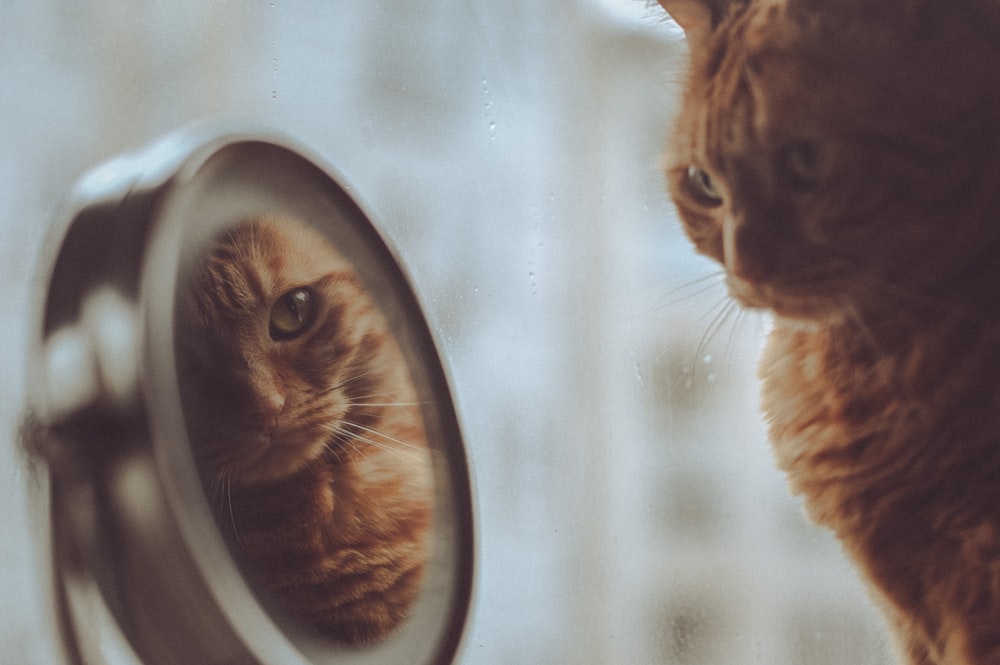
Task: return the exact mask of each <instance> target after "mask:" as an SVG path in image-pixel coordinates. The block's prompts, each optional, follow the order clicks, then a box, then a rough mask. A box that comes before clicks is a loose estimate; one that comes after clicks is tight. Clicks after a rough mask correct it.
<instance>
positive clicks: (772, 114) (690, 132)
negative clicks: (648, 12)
mask: <svg viewBox="0 0 1000 665" xmlns="http://www.w3.org/2000/svg"><path fill="white" fill-rule="evenodd" d="M660 4H661V5H663V7H664V8H665V9H666V10H667V11H668V12H669V13H670V14H671V15H672V16H673V17H674V19H675V20H676V21H677V23H678V24H679V25H680V26H681V27H682V28H684V30H685V35H686V37H687V41H688V44H689V46H690V49H691V62H690V69H689V72H688V78H687V84H686V88H685V93H684V100H683V103H682V108H681V111H680V113H679V115H678V118H677V121H676V125H675V127H674V131H673V135H672V138H671V142H670V147H669V150H668V155H667V160H666V172H667V177H668V182H669V188H670V191H671V194H672V197H673V199H674V201H675V203H676V205H677V207H678V210H679V213H680V216H681V218H682V221H683V225H684V228H685V230H686V232H687V234H688V236H689V237H690V238H691V240H692V241H693V242H694V244H695V246H696V247H697V249H698V250H699V251H700V252H701V253H703V254H705V255H707V256H709V257H711V258H713V259H715V260H716V261H718V262H719V263H720V264H722V265H723V266H724V267H725V271H726V280H727V285H728V287H729V290H730V292H731V294H732V295H733V296H734V297H736V298H737V299H738V300H739V301H741V302H742V303H743V304H744V305H746V306H749V307H755V308H767V309H772V310H774V311H775V312H777V313H778V314H779V315H783V316H786V317H790V318H796V319H801V320H830V319H834V318H837V317H841V316H842V315H843V313H844V308H845V307H847V308H853V309H855V310H871V309H877V308H878V307H885V306H891V305H898V304H900V303H901V301H905V300H907V299H919V298H923V297H929V296H927V294H932V293H935V292H940V293H945V292H947V291H948V289H949V288H952V286H951V285H952V284H957V283H958V282H960V281H961V280H962V279H963V274H964V273H965V271H967V270H968V269H969V267H970V266H971V265H973V264H975V263H976V262H977V261H978V262H982V263H985V262H986V261H987V260H992V261H993V262H994V263H995V262H996V255H995V254H993V255H991V256H990V257H988V258H987V256H986V252H995V250H996V248H997V246H998V244H1000V243H998V241H997V238H998V229H995V228H994V226H995V225H994V224H992V220H993V219H994V218H995V217H996V212H995V211H996V210H998V209H1000V208H998V197H997V196H996V192H997V190H1000V166H998V164H1000V159H998V156H1000V140H998V136H1000V113H998V109H1000V65H998V63H1000V50H998V48H997V45H998V44H1000V41H998V40H997V37H996V35H997V34H1000V33H998V32H997V30H998V28H1000V19H998V14H1000V9H998V8H1000V5H997V4H996V3H995V2H992V1H991V0H955V1H954V2H949V3H947V4H945V3H941V2H939V1H935V2H930V1H929V0H879V1H878V2H875V1H871V0H660ZM987 213H989V214H987ZM956 288H957V287H956Z"/></svg>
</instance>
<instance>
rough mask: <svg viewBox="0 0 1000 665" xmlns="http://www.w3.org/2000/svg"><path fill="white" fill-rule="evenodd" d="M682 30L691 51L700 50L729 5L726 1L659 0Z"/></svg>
mask: <svg viewBox="0 0 1000 665" xmlns="http://www.w3.org/2000/svg"><path fill="white" fill-rule="evenodd" d="M659 3H660V6H661V7H663V8H664V9H665V10H667V13H668V14H669V15H670V18H672V19H674V21H675V22H676V23H677V25H679V26H680V27H681V28H682V29H683V30H684V36H685V37H686V38H687V41H688V44H689V45H690V47H691V50H692V51H693V50H696V49H698V48H701V45H702V44H703V43H704V42H705V40H706V39H707V38H708V36H709V35H710V34H712V30H713V29H714V28H715V26H716V24H717V23H718V21H719V19H720V18H721V17H722V14H723V13H724V11H725V8H726V6H727V5H728V4H729V3H728V1H727V0H659Z"/></svg>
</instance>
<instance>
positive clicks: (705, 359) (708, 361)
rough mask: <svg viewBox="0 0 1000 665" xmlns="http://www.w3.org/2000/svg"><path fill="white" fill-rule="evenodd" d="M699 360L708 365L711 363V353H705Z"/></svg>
mask: <svg viewBox="0 0 1000 665" xmlns="http://www.w3.org/2000/svg"><path fill="white" fill-rule="evenodd" d="M701 360H702V362H704V363H705V364H706V365H710V364H711V363H712V354H711V353H706V354H705V357H704V358H702V359H701Z"/></svg>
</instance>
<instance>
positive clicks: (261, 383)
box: [247, 364, 285, 425]
mask: <svg viewBox="0 0 1000 665" xmlns="http://www.w3.org/2000/svg"><path fill="white" fill-rule="evenodd" d="M249 369H250V372H249V376H248V377H247V379H248V386H247V388H248V397H249V403H248V404H247V407H248V410H249V413H248V414H247V415H249V416H250V417H251V418H252V419H254V420H255V421H257V422H259V423H260V424H262V425H266V424H272V423H273V422H274V420H275V419H276V418H277V417H278V416H279V415H280V414H281V412H282V411H283V410H284V408H285V391H284V387H283V386H282V384H281V381H280V379H279V377H278V376H277V375H276V374H275V372H274V371H273V370H271V369H270V368H267V367H262V366H261V365H260V364H251V365H250V368H249Z"/></svg>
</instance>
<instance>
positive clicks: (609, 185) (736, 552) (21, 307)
mask: <svg viewBox="0 0 1000 665" xmlns="http://www.w3.org/2000/svg"><path fill="white" fill-rule="evenodd" d="M653 4H654V5H655V3H653ZM646 5H647V3H644V2H641V1H640V0H629V1H625V0H621V1H615V0H575V1H568V0H517V1H512V2H506V3H496V2H473V1H469V0H372V1H368V2H363V3H361V2H328V1H325V0H323V1H321V0H302V1H299V2H289V1H287V0H274V1H273V2H259V3H238V2H214V3H205V2H202V1H200V0H175V1H174V2H170V3H138V4H137V3H134V2H126V1H125V0H97V1H93V2H87V3H75V2H64V1H60V0H35V1H33V2H26V3H11V4H10V6H7V7H5V10H4V19H3V21H2V22H0V82H2V84H3V90H4V94H3V96H2V101H0V109H2V117H3V122H2V123H0V149H2V151H3V154H5V155H7V158H6V159H4V160H0V206H2V210H3V215H2V217H0V284H2V288H0V302H2V305H3V309H4V311H5V312H6V316H3V317H0V335H2V339H3V344H2V348H3V351H2V353H3V364H4V366H5V370H4V375H5V376H7V377H8V380H7V381H5V382H3V383H2V384H0V390H3V391H4V394H3V396H2V399H0V420H2V422H3V423H4V424H5V425H6V427H7V428H8V429H7V431H8V436H7V437H6V439H7V444H5V446H6V447H5V448H3V456H2V459H0V483H3V486H4V487H7V488H8V491H7V496H8V500H7V501H5V502H4V504H3V506H2V507H0V530H2V531H3V532H4V533H5V534H6V537H4V538H3V539H0V587H2V588H3V589H4V590H5V591H4V593H3V594H2V596H0V643H2V644H3V645H4V654H3V656H2V657H0V661H2V662H9V663H12V664H13V663H18V664H25V663H27V664H29V665H30V664H33V663H38V664H41V663H44V662H49V656H48V652H47V649H48V648H49V647H47V646H46V642H47V641H48V640H49V639H50V638H48V637H46V636H44V635H40V633H39V631H38V625H40V624H41V622H42V618H41V616H42V615H41V609H40V608H41V603H40V601H39V598H40V597H41V594H42V593H44V589H42V588H41V587H40V586H39V582H38V580H39V575H38V573H37V566H38V565H39V562H41V561H43V560H44V557H43V555H42V554H41V553H39V552H36V551H33V550H32V549H31V546H30V534H31V531H32V529H33V528H35V527H34V526H33V518H32V516H31V515H30V513H29V509H28V506H27V504H26V501H25V498H24V497H25V495H26V494H27V491H28V488H27V484H28V481H27V480H26V479H25V478H26V476H25V472H24V466H23V463H22V461H21V460H20V458H19V457H18V456H17V454H16V451H15V446H14V440H15V436H14V432H15V429H16V423H17V408H18V405H19V403H20V402H21V400H22V399H23V395H22V383H23V382H22V381H21V380H20V378H19V377H22V376H24V374H25V372H26V371H27V369H28V368H27V367H25V360H24V355H25V354H24V349H25V347H26V344H27V340H28V336H29V334H30V333H31V331H29V330H27V329H26V326H25V324H24V322H25V321H27V320H28V312H29V311H30V308H32V307H34V306H35V305H36V303H35V302H33V298H36V297H37V292H36V290H35V289H34V287H33V286H32V285H31V284H30V283H29V282H28V280H26V278H25V275H26V274H29V273H31V271H32V270H33V269H34V263H33V262H34V259H35V257H36V256H37V254H38V249H39V246H40V243H41V238H42V235H43V231H44V229H45V227H46V225H47V224H48V223H50V221H51V220H52V219H53V218H54V217H55V215H56V213H57V211H58V202H59V200H60V199H61V198H62V196H63V195H64V193H65V192H67V191H68V189H69V186H70V184H71V183H72V181H73V180H74V179H75V178H76V177H77V176H79V175H80V174H81V173H83V172H84V171H85V170H86V169H87V168H89V167H90V166H91V165H93V164H94V163H95V162H97V161H99V160H101V159H103V158H106V157H109V156H111V155H114V154H116V153H118V152H120V151H122V150H125V149H128V148H131V147H134V146H137V145H140V144H144V143H146V142H147V141H149V140H151V139H152V138H154V137H155V136H157V135H159V134H162V133H164V132H167V131H169V130H172V129H174V128H175V127H177V126H179V125H182V124H184V123H186V122H189V121H192V120H196V119H199V118H203V117H206V116H209V115H214V114H226V115H232V116H237V117H242V118H250V119H253V120H258V121H262V122H264V123H266V124H268V125H270V126H273V127H276V128H278V129H281V130H283V131H287V132H288V133H290V134H291V135H293V136H294V137H296V138H297V139H298V140H299V141H301V142H303V143H306V144H308V145H311V146H313V148H314V149H315V150H316V151H317V152H318V153H320V154H322V155H324V156H325V157H326V158H327V159H328V160H329V161H331V162H332V163H333V164H335V165H336V166H337V167H338V168H339V169H340V170H341V171H342V172H343V173H345V174H346V175H347V177H348V179H349V180H350V181H351V182H352V183H353V186H354V188H355V193H356V194H357V195H358V196H359V197H360V198H361V199H362V200H365V201H367V202H368V203H369V204H370V207H371V209H372V210H373V211H374V213H375V216H376V218H377V219H378V220H379V221H380V223H382V224H383V225H384V227H385V229H386V230H387V232H388V234H389V236H390V237H391V238H392V240H393V241H394V243H395V244H396V245H397V247H398V248H399V249H400V252H401V254H402V257H403V259H404V261H405V263H406V265H407V267H408V269H409V270H410V271H411V273H412V275H413V277H414V280H415V282H416V285H417V288H418V290H419V291H420V293H421V296H422V298H423V299H424V301H425V304H426V307H427V312H428V315H429V317H430V319H431V323H432V326H433V327H434V329H435V330H436V331H437V332H438V334H439V335H440V338H441V341H442V345H443V350H444V353H445V356H446V359H447V362H448V363H449V364H450V369H451V373H452V376H453V379H454V382H455V388H456V398H457V403H458V407H459V409H460V414H461V416H462V418H463V420H464V425H465V429H466V435H467V442H468V445H469V447H470V453H471V455H472V460H473V463H474V471H475V474H476V492H477V499H478V505H477V509H478V511H479V513H478V514H479V531H478V535H479V543H480V552H479V555H480V558H479V576H478V588H477V595H476V598H475V611H474V614H473V617H472V622H471V625H470V629H469V634H468V640H467V646H466V650H465V656H464V661H463V662H468V663H476V664H477V665H494V664H495V665H506V664H509V663H558V662H573V663H581V664H587V663H592V664H594V665H606V664H607V663H646V662H658V663H664V662H665V663H676V664H678V665H701V664H705V665H725V664H726V663H733V664H734V665H735V664H737V663H739V664H741V665H743V664H745V663H748V662H762V663H770V664H772V665H779V664H788V665H827V664H833V663H841V662H850V663H857V664H859V665H864V664H867V663H871V664H873V665H874V664H877V663H884V662H887V657H886V647H885V645H884V639H883V637H882V632H881V630H882V629H881V620H880V619H879V618H878V617H877V615H876V614H875V612H874V611H873V610H872V609H871V607H870V604H869V602H868V601H867V599H866V596H865V593H864V591H863V589H862V588H861V585H860V583H859V582H857V581H856V578H855V575H854V573H853V572H852V571H851V570H850V568H849V567H848V565H847V564H846V563H845V561H844V559H843V556H842V554H841V552H840V550H839V547H838V545H837V544H836V543H835V542H834V541H833V539H832V538H831V537H829V536H828V535H827V534H825V533H823V532H821V531H819V530H817V529H816V528H815V527H813V526H811V525H809V524H808V523H807V522H806V520H805V518H804V517H803V516H802V513H801V510H800V507H799V505H798V503H797V502H796V501H795V500H794V499H792V498H790V497H789V496H788V494H787V491H786V488H785V486H784V481H783V479H782V478H781V476H780V475H779V474H778V472H777V471H775V470H774V467H773V463H772V461H771V458H770V453H769V450H768V445H767V441H766V433H765V429H764V426H763V424H762V422H761V419H760V416H759V415H758V413H757V408H756V393H757V387H756V380H755V370H754V366H755V358H756V355H757V353H758V351H759V348H760V345H761V343H762V340H763V336H764V334H765V333H766V330H767V327H768V322H767V320H766V318H761V317H758V316H756V315H744V314H740V313H738V312H736V311H731V310H730V309H728V305H727V304H726V301H725V299H724V290H723V288H722V285H721V279H720V278H719V276H718V275H716V274H715V273H714V268H713V266H712V265H710V264H709V263H707V262H705V261H702V260H700V259H697V258H695V257H694V255H693V252H692V251H691V249H690V247H689V246H688V243H687V242H686V240H685V239H684V238H683V237H682V235H681V233H680V230H679V227H678V225H677V222H676V219H675V217H674V213H673V211H672V209H671V207H670V204H669V202H668V199H667V196H666V194H665V193H664V191H663V189H664V188H663V183H662V176H661V173H660V171H659V156H660V152H661V146H662V145H663V144H664V141H665V133H666V129H667V125H668V122H669V118H670V114H671V111H672V109H673V106H674V103H675V95H676V93H677V85H678V83H679V80H680V78H681V76H682V73H683V67H684V57H685V46H684V43H683V40H682V38H681V37H680V36H679V34H678V33H677V31H676V30H674V29H672V26H671V25H670V24H668V23H667V22H666V21H665V20H664V19H662V18H661V17H660V16H659V14H658V13H657V10H656V9H655V8H650V7H647V6H646Z"/></svg>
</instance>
